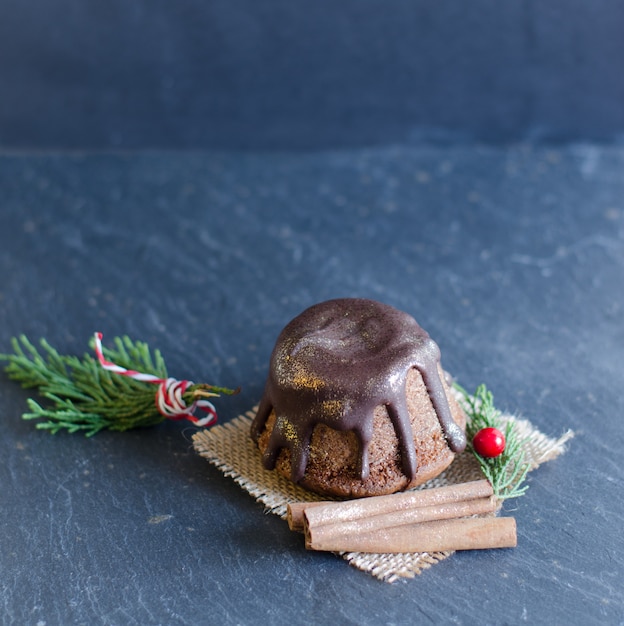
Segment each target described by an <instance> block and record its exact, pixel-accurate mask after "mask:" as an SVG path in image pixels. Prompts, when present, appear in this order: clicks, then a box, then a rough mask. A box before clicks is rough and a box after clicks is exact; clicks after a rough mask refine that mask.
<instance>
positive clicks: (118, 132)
mask: <svg viewBox="0 0 624 626" xmlns="http://www.w3.org/2000/svg"><path fill="white" fill-rule="evenodd" d="M622 32H624V5H623V4H622V3H621V2H614V1H613V0H592V1H591V2H587V1H586V0H540V1H539V2H537V1H535V0H516V1H512V2H497V1H496V0H471V2H470V3H466V2H462V1H461V0H437V1H436V2H431V1H430V0H393V1H392V2H391V3H388V2H382V1H379V0H342V1H341V2H338V3H337V2H332V1H331V0H317V1H315V2H302V1H297V0H264V1H263V2H257V1H256V0H238V1H237V2H229V1H228V0H208V1H206V0H178V1H177V2H163V1H162V0H133V1H132V2H128V1H127V0H106V2H84V1H83V0H56V1H55V2H49V1H48V0H28V2H16V1H13V2H6V1H5V2H3V3H0V94H2V98H0V145H3V146H12V147H26V148H29V147H30V148H36V149H39V148H41V147H48V148H50V147H52V148H59V147H61V148H62V147H65V148H79V149H82V148H107V147H108V148H111V147H112V148H116V147H125V148H143V147H146V146H148V147H167V148H170V147H177V148H219V149H236V148H255V149H258V148H262V149H264V148H275V147H277V148H283V149H292V148H319V147H320V148H328V147H329V148H332V149H333V148H335V147H336V146H343V147H356V146H359V147H361V146H368V145H370V144H372V143H375V144H381V145H385V144H387V143H388V142H393V143H396V142H420V141H422V140H425V141H428V142H441V143H453V142H456V141H463V142H470V141H473V140H477V141H487V142H497V143H500V142H505V141H526V140H531V141H535V140H540V141H543V140H549V141H552V140H555V141H561V140H570V139H572V140H575V139H579V138H583V139H585V140H600V141H613V140H614V139H617V138H618V137H619V138H620V140H621V139H622V137H624V107H623V106H622V103H623V102H624V72H622V64H623V62H624V37H622Z"/></svg>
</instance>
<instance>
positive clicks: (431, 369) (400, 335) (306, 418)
mask: <svg viewBox="0 0 624 626" xmlns="http://www.w3.org/2000/svg"><path fill="white" fill-rule="evenodd" d="M464 428H465V415H464V413H463V411H462V410H461V408H460V407H459V405H458V404H457V403H456V402H455V400H454V398H453V397H452V395H451V394H450V391H449V388H448V384H447V382H446V381H445V376H444V372H443V370H442V368H441V366H440V351H439V348H438V346H437V345H436V344H435V342H434V341H433V340H432V339H431V338H430V337H429V335H428V334H427V333H426V332H425V331H424V330H423V329H422V328H421V327H420V326H419V325H418V324H417V323H416V321H415V320H414V319H413V318H412V317H411V316H409V315H408V314H406V313H403V312H401V311H398V310H397V309H395V308H393V307H391V306H388V305H385V304H381V303H379V302H375V301H373V300H364V299H340V300H330V301H327V302H323V303H321V304H317V305H315V306H312V307H310V308H309V309H307V310H305V311H304V312H303V313H301V315H299V316H298V317H296V318H295V319H294V320H292V321H291V322H290V323H289V324H288V325H287V326H286V327H285V328H284V330H283V331H282V332H281V334H280V335H279V337H278V339H277V343H276V345H275V348H274V350H273V353H272V355H271V362H270V371H269V377H268V380H267V383H266V387H265V391H264V395H263V397H262V400H261V402H260V405H259V408H258V413H257V414H256V417H255V419H254V421H253V423H252V427H251V435H252V437H253V439H254V440H255V441H256V442H257V443H258V447H259V448H260V450H261V452H262V454H263V463H264V465H265V467H266V468H267V469H274V468H276V469H277V470H278V471H280V472H281V473H283V474H285V475H287V476H289V477H290V478H291V479H292V480H293V481H294V482H296V483H300V484H301V485H303V486H305V487H307V488H308V489H310V490H312V491H316V492H318V493H321V494H329V495H337V496H343V497H362V496H367V495H379V494H385V493H392V492H395V491H399V490H402V489H406V488H408V487H412V486H416V485H418V484H421V483H423V482H425V481H426V480H429V479H430V478H432V477H434V476H436V475H438V474H439V473H440V472H442V471H443V470H444V469H445V468H446V467H447V466H448V465H449V464H450V463H451V461H452V460H453V458H454V453H456V452H460V451H462V450H463V449H464V447H465V445H466V438H465V434H464Z"/></svg>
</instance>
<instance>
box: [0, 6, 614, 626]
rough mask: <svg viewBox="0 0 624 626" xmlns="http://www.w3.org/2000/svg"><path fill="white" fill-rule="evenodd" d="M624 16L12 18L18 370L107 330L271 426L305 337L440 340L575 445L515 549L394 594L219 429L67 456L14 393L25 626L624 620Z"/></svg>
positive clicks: (367, 13) (8, 440) (11, 488)
mask: <svg viewBox="0 0 624 626" xmlns="http://www.w3.org/2000/svg"><path fill="white" fill-rule="evenodd" d="M623 26H624V9H623V6H622V4H621V3H617V2H614V1H608V0H595V1H594V2H592V3H591V4H590V3H583V2H580V1H579V0H570V1H569V2H563V1H555V0H547V1H545V2H539V3H538V2H533V1H525V2H506V3H497V2H493V1H486V0H475V1H474V2H471V3H464V2H459V1H457V0H455V1H451V0H446V1H440V2H435V3H434V2H425V1H421V0H414V2H403V1H399V0H397V1H394V2H385V3H382V2H371V1H369V0H362V1H361V2H352V1H350V0H347V1H345V2H342V3H329V2H316V3H313V4H312V3H306V4H304V3H297V2H278V1H276V0H267V1H265V2H262V3H254V2H239V3H235V2H206V3H200V2H193V3H191V2H177V3H164V2H158V1H157V0H156V1H154V2H151V3H146V2H145V3H144V2H121V1H119V0H111V1H109V2H99V1H98V2H90V3H83V2H76V1H72V0H59V2H56V3H46V2H42V1H40V0H39V1H37V0H31V1H29V2H24V1H21V2H18V1H17V0H12V1H5V2H0V271H1V275H2V281H1V282H0V351H4V350H8V349H9V347H10V339H11V337H13V336H15V335H17V334H19V333H22V332H23V333H26V334H27V335H28V336H29V337H31V338H32V339H36V338H38V337H46V338H47V339H48V340H49V341H50V342H51V343H52V344H53V345H55V346H56V347H58V348H59V350H61V351H63V352H67V353H76V354H81V353H83V352H84V351H85V349H86V345H87V342H88V339H89V337H90V335H91V333H92V332H93V331H95V330H101V331H102V332H104V333H105V338H109V337H110V338H112V337H113V336H115V335H119V334H124V333H127V334H129V335H131V336H132V337H133V338H136V339H142V340H145V341H147V342H149V343H150V344H151V345H152V346H153V347H158V348H160V349H161V350H162V352H163V354H164V356H165V358H166V361H167V363H168V367H169V371H170V373H171V374H172V375H174V376H176V377H179V378H184V377H191V378H193V379H195V380H206V381H210V382H216V383H219V384H224V385H230V386H236V385H241V386H242V391H241V393H240V395H238V396H236V397H233V398H228V399H222V400H220V401H219V402H218V409H219V413H220V421H221V422H222V423H223V422H227V421H228V420H229V419H232V418H233V417H234V416H236V415H237V414H239V413H240V412H242V411H245V410H247V409H249V408H250V407H251V406H253V404H255V403H256V402H257V400H258V398H259V396H260V393H261V391H262V387H263V384H264V379H265V375H266V367H267V362H268V357H269V354H270V351H271V348H272V346H273V342H274V340H275V338H276V336H277V333H278V332H279V330H280V329H281V327H282V326H283V325H284V324H285V323H286V322H288V321H289V320H290V319H291V318H292V317H293V316H294V315H296V314H297V313H299V312H300V311H301V310H302V309H303V308H305V307H306V306H309V305H311V304H313V303H315V302H318V301H320V300H324V299H327V298H331V297H338V296H363V297H372V298H376V299H378V300H382V301H385V302H387V303H389V304H392V305H394V306H397V307H399V308H401V309H404V310H406V311H408V312H410V313H411V314H413V315H414V316H415V317H416V318H417V319H418V321H419V322H420V323H421V324H422V325H423V326H424V327H425V328H426V329H427V330H428V331H429V332H430V333H431V335H432V336H433V337H434V338H435V339H436V340H437V341H438V343H439V344H440V346H441V349H442V353H443V358H444V365H445V366H446V367H447V368H448V369H449V370H450V371H451V372H453V373H454V374H455V375H456V376H457V378H458V379H459V381H460V382H461V383H462V384H463V385H465V386H466V387H467V388H469V389H473V388H474V387H475V386H476V385H477V384H479V383H481V382H485V383H487V385H488V386H489V387H490V388H491V389H492V391H493V392H494V395H495V399H496V401H497V404H498V405H499V406H500V407H501V408H502V409H506V410H510V411H513V412H518V413H520V414H521V415H523V416H525V417H527V418H529V419H530V420H531V421H532V422H533V423H534V424H535V425H536V426H538V427H539V428H540V429H541V430H542V431H543V432H544V433H546V434H548V435H550V436H553V437H555V436H559V435H560V434H562V433H563V432H565V430H567V429H568V428H571V429H573V430H574V431H575V433H576V437H575V438H574V439H573V440H572V442H571V444H570V446H569V451H568V452H567V453H566V454H565V455H564V456H562V457H561V458H559V459H558V460H556V461H554V462H552V463H549V464H547V465H545V466H543V467H542V468H540V469H539V470H537V471H536V472H534V473H533V474H532V475H531V477H530V481H529V484H530V489H529V492H528V494H527V495H526V496H525V497H524V498H522V499H520V500H518V501H516V502H510V503H508V504H507V505H506V507H505V514H506V515H513V516H514V517H515V518H516V519H517V523H518V529H519V546H518V548H516V549H514V550H504V551H484V552H465V553H461V554H456V555H454V556H453V557H452V558H449V559H447V560H446V561H444V562H443V563H441V564H439V565H436V566H435V567H434V568H432V569H430V570H428V571H426V572H424V573H423V574H422V576H420V577H418V578H417V579H416V580H411V581H406V582H400V583H396V584H393V585H388V584H384V583H380V582H378V581H376V580H374V579H373V578H372V577H370V576H368V575H365V574H363V573H361V572H359V571H357V570H355V569H353V568H350V567H349V566H348V565H347V564H346V563H345V562H344V561H342V560H341V559H339V558H337V557H335V556H334V555H331V554H314V553H307V552H306V551H305V550H304V548H303V545H302V541H301V538H300V537H298V536H295V535H293V534H292V533H290V532H289V531H288V530H287V528H286V526H285V524H284V523H283V522H282V521H280V520H278V519H277V518H276V517H274V516H270V515H265V514H263V510H262V507H261V506H259V505H258V504H256V503H255V502H254V501H253V500H252V498H250V497H249V496H248V495H247V494H245V493H243V492H242V491H241V490H240V489H239V488H238V487H237V486H236V485H235V484H234V483H233V481H231V480H230V479H228V478H224V477H223V476H222V475H221V474H220V473H219V472H218V471H217V470H215V469H214V468H212V467H210V466H209V465H208V464H207V463H206V462H205V461H204V460H203V459H201V458H200V457H199V456H198V455H197V454H195V452H194V451H193V449H192V447H191V442H190V438H191V435H192V433H193V428H192V427H190V426H188V425H185V424H182V423H172V422H169V423H166V424H163V425H161V426H159V427H157V428H153V429H146V430H142V431H136V432H130V433H122V434H119V433H100V434H99V435H97V436H96V437H93V438H91V439H85V438H83V437H81V436H80V435H73V436H72V435H66V434H59V435H57V436H55V437H52V436H50V435H49V434H47V433H45V432H42V431H40V430H37V429H36V428H35V427H34V426H35V425H34V424H33V423H31V422H26V421H23V420H21V419H20V417H19V416H20V415H21V413H22V412H24V410H25V409H26V399H27V398H28V397H30V396H31V395H33V392H32V391H31V390H22V389H20V388H19V387H18V386H17V385H16V384H15V383H13V382H12V381H9V380H8V379H7V378H6V376H1V377H0V417H1V419H2V425H3V431H2V437H0V600H1V602H0V623H2V624H9V625H13V624H19V625H33V626H35V625H38V626H43V625H44V624H45V625H46V626H56V625H59V626H65V625H67V624H85V625H86V624H88V625H91V624H107V625H108V624H110V625H125V624H133V625H146V624H166V625H169V624H179V625H182V624H219V625H221V624H254V623H270V624H284V625H285V624H308V623H319V624H324V623H335V624H358V625H359V624H388V625H390V624H421V623H422V624H466V625H472V624H548V625H551V624H579V625H583V626H586V625H588V624H589V625H591V624H601V625H602V624H622V623H624V600H623V598H622V580H623V578H624V562H623V556H622V555H623V554H624V540H623V539H622V533H621V524H622V519H624V498H623V496H622V488H623V485H624V474H623V471H622V446H623V445H624V429H623V427H622V415H623V414H624V394H622V388H623V386H624V380H623V376H622V362H623V358H622V357H623V350H624V326H623V323H622V321H623V315H624V290H623V286H624V280H623V279H624V202H623V200H622V198H624V148H623V147H622V145H621V140H622V136H623V135H622V130H623V128H624V111H623V107H622V102H623V98H622V96H623V95H624V76H623V73H622V71H621V67H622V60H623V56H624V41H623V38H622V37H621V33H622V32H623Z"/></svg>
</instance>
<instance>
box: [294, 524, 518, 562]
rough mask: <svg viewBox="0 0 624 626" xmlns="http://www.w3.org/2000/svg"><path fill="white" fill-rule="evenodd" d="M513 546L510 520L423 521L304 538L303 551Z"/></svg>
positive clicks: (423, 549)
mask: <svg viewBox="0 0 624 626" xmlns="http://www.w3.org/2000/svg"><path fill="white" fill-rule="evenodd" d="M516 545H517V537H516V521H515V519H514V518H513V517H474V518H464V519H450V520H441V521H431V522H423V523H420V524H411V525H404V526H395V527H391V528H384V529H381V530H376V531H373V532H369V533H362V534H351V535H346V536H345V535H340V536H337V537H333V538H330V539H328V540H325V539H323V540H322V541H316V540H314V539H313V538H310V537H308V536H307V535H306V548H308V549H309V550H328V551H331V552H373V553H399V552H444V551H452V550H478V549H489V548H513V547H515V546H516Z"/></svg>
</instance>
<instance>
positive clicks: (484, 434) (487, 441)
mask: <svg viewBox="0 0 624 626" xmlns="http://www.w3.org/2000/svg"><path fill="white" fill-rule="evenodd" d="M472 447H473V448H474V450H475V452H476V453H477V454H480V455H481V456H485V457H488V458H494V457H495V456H498V455H499V454H502V452H503V450H504V449H505V436H504V435H503V433H501V431H500V430H498V428H482V429H481V430H480V431H479V432H478V433H477V434H476V435H475V436H474V437H473V439H472Z"/></svg>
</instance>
